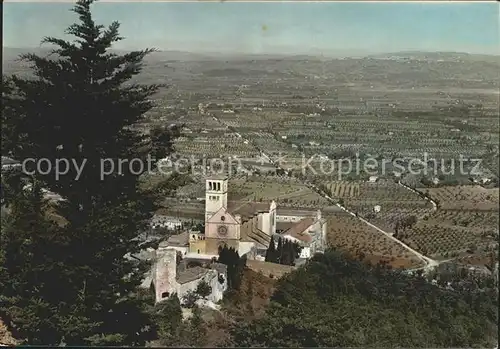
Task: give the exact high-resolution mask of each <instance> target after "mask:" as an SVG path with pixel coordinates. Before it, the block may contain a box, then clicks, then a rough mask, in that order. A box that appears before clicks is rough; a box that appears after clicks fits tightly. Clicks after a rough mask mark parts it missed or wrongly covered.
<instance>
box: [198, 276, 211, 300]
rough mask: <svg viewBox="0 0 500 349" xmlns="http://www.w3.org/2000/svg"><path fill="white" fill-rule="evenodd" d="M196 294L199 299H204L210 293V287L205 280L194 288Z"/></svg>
mask: <svg viewBox="0 0 500 349" xmlns="http://www.w3.org/2000/svg"><path fill="white" fill-rule="evenodd" d="M196 293H197V294H198V295H199V296H200V297H201V298H206V297H208V296H209V295H210V294H211V293H212V287H211V286H210V285H209V284H208V283H207V282H206V281H205V280H203V281H201V282H200V283H199V284H198V286H197V287H196Z"/></svg>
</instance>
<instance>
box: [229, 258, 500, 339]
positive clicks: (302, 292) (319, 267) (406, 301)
mask: <svg viewBox="0 0 500 349" xmlns="http://www.w3.org/2000/svg"><path fill="white" fill-rule="evenodd" d="M497 307H498V291H497V290H495V289H492V288H487V287H484V285H483V288H479V286H478V284H476V283H470V284H469V287H468V288H466V289H464V288H460V287H456V288H455V289H446V288H443V287H439V286H437V285H432V284H431V283H429V282H428V281H427V280H425V278H424V277H422V276H421V275H418V274H417V275H409V274H405V273H403V272H401V271H395V270H391V269H389V268H387V267H385V266H376V267H369V266H366V265H364V264H362V263H360V262H356V261H351V260H348V259H346V258H345V257H344V256H342V255H340V254H338V253H336V252H334V251H331V250H328V251H327V252H326V253H325V254H321V255H316V256H315V257H314V258H313V259H312V260H311V261H310V262H309V263H308V264H307V265H306V266H304V267H301V268H299V269H298V270H296V271H294V272H292V273H291V274H289V275H288V276H287V277H285V278H283V279H281V280H280V281H279V284H278V287H277V289H276V291H275V293H274V294H273V296H272V299H271V304H270V306H269V308H268V310H267V312H266V315H265V316H264V317H263V318H261V319H256V320H252V321H250V322H248V323H245V324H242V323H238V324H237V325H236V326H234V328H233V329H232V334H233V337H234V338H233V339H234V341H235V344H236V345H237V346H254V347H255V346H259V347H260V346H266V347H271V346H276V347H386V348H388V347H407V348H409V347H493V345H494V344H495V343H496V341H497V331H496V328H497V327H496V323H497V320H498V309H497Z"/></svg>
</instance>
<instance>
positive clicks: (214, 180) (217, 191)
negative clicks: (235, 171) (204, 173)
mask: <svg viewBox="0 0 500 349" xmlns="http://www.w3.org/2000/svg"><path fill="white" fill-rule="evenodd" d="M227 182H228V178H227V177H226V176H215V177H209V178H207V180H206V187H205V222H206V221H208V219H210V217H212V216H213V215H214V214H215V213H216V212H217V211H219V210H220V209H221V208H222V207H224V208H225V209H227Z"/></svg>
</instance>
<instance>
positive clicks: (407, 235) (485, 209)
mask: <svg viewBox="0 0 500 349" xmlns="http://www.w3.org/2000/svg"><path fill="white" fill-rule="evenodd" d="M423 191H424V192H425V193H426V194H427V195H429V196H430V197H431V198H432V199H433V200H435V201H436V202H437V203H438V210H437V211H436V212H434V213H432V214H430V215H428V216H426V217H424V219H422V220H420V221H419V222H418V223H416V224H415V225H414V226H412V227H410V228H409V229H406V228H405V229H402V231H399V232H398V234H397V237H398V238H399V239H401V240H403V241H404V242H405V243H407V244H408V245H409V246H410V247H413V248H415V249H418V250H419V251H421V252H422V253H424V254H428V255H432V256H435V257H436V258H441V257H443V258H447V257H453V256H457V255H459V254H462V253H464V252H468V253H474V254H475V253H478V254H482V253H486V252H489V251H493V250H496V249H497V248H498V224H499V216H498V190H497V189H485V188H483V187H480V186H455V187H442V188H431V189H423Z"/></svg>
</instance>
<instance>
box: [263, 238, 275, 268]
mask: <svg viewBox="0 0 500 349" xmlns="http://www.w3.org/2000/svg"><path fill="white" fill-rule="evenodd" d="M276 260H277V255H276V244H275V242H274V237H273V236H271V241H270V242H269V247H268V248H267V250H266V258H265V261H266V262H272V263H275V262H276Z"/></svg>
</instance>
